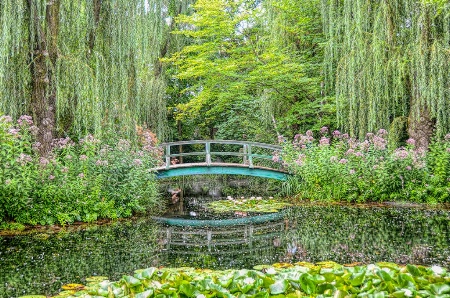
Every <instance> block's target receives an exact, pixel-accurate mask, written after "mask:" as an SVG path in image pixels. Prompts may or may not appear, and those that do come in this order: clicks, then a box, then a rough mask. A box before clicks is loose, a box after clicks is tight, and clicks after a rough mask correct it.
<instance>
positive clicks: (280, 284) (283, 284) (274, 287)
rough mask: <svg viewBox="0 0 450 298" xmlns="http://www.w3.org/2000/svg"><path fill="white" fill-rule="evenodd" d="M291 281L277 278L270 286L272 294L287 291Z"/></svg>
mask: <svg viewBox="0 0 450 298" xmlns="http://www.w3.org/2000/svg"><path fill="white" fill-rule="evenodd" d="M288 287H289V282H288V281H287V280H277V281H276V282H275V283H273V284H271V285H270V287H269V290H270V294H271V295H277V294H283V293H285V292H286V291H287V289H288Z"/></svg>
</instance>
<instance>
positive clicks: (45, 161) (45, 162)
mask: <svg viewBox="0 0 450 298" xmlns="http://www.w3.org/2000/svg"><path fill="white" fill-rule="evenodd" d="M49 163H50V161H49V160H48V159H47V158H45V157H41V158H39V164H40V165H41V166H46V165H48V164H49Z"/></svg>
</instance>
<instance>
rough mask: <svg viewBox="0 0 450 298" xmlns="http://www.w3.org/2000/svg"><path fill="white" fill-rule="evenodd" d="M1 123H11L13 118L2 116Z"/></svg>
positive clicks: (0, 117)
mask: <svg viewBox="0 0 450 298" xmlns="http://www.w3.org/2000/svg"><path fill="white" fill-rule="evenodd" d="M0 121H3V122H5V123H11V122H12V118H11V116H9V115H3V116H0Z"/></svg>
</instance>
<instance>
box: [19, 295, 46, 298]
mask: <svg viewBox="0 0 450 298" xmlns="http://www.w3.org/2000/svg"><path fill="white" fill-rule="evenodd" d="M19 298H47V296H43V295H26V296H20V297H19Z"/></svg>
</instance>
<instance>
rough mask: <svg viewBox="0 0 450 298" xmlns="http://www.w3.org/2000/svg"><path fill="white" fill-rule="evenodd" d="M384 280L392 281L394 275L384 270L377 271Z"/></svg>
mask: <svg viewBox="0 0 450 298" xmlns="http://www.w3.org/2000/svg"><path fill="white" fill-rule="evenodd" d="M376 274H377V275H378V276H379V277H380V278H381V279H382V280H383V281H391V280H392V277H391V275H389V273H387V272H386V271H384V270H378V271H377V273H376Z"/></svg>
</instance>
